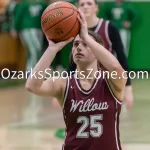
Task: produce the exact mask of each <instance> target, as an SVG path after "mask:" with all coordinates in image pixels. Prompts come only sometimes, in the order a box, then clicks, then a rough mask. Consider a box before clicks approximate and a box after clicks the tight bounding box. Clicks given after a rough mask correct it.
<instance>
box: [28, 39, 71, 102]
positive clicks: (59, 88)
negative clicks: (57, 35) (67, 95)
mask: <svg viewBox="0 0 150 150" xmlns="http://www.w3.org/2000/svg"><path fill="white" fill-rule="evenodd" d="M71 40H72V39H70V40H67V41H63V42H59V43H57V44H55V43H53V42H52V41H50V42H49V46H48V48H47V49H46V51H45V52H44V54H43V55H42V57H41V58H40V60H39V61H38V63H37V64H36V66H35V67H34V69H33V71H32V74H30V76H29V77H28V79H27V82H26V85H25V87H26V89H27V90H28V91H30V92H32V93H34V94H36V95H39V96H44V97H45V96H47V97H55V98H57V99H58V100H61V97H62V94H63V90H64V87H65V83H66V81H65V80H64V79H61V78H58V79H54V78H49V79H47V80H45V77H46V71H45V70H46V69H48V68H49V66H51V63H52V61H53V60H54V58H55V56H56V54H57V52H58V51H59V50H61V49H62V48H63V47H64V46H65V45H66V44H68V43H69V42H70V41H71Z"/></svg>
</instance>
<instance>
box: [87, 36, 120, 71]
mask: <svg viewBox="0 0 150 150" xmlns="http://www.w3.org/2000/svg"><path fill="white" fill-rule="evenodd" d="M85 42H86V43H87V45H88V46H89V47H90V49H91V50H92V51H93V53H94V54H95V56H96V57H97V59H98V60H99V61H100V63H101V64H102V65H103V66H104V67H105V68H106V69H107V70H108V71H110V72H111V71H115V70H116V69H117V68H119V69H121V68H122V67H121V65H120V64H119V62H118V60H117V59H116V58H115V57H114V56H113V55H112V54H111V53H110V52H109V51H108V50H107V49H106V48H104V47H103V46H102V45H100V44H99V43H97V42H95V40H94V39H93V38H91V37H90V36H87V37H86V38H85Z"/></svg>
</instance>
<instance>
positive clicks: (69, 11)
mask: <svg viewBox="0 0 150 150" xmlns="http://www.w3.org/2000/svg"><path fill="white" fill-rule="evenodd" d="M77 16H78V11H77V8H76V7H75V6H74V5H73V4H71V3H69V2H64V1H57V2H55V3H52V4H50V5H49V6H48V7H47V8H46V9H45V10H44V12H43V14H42V17H41V27H42V30H43V32H44V34H45V35H46V36H47V37H48V38H49V39H50V40H52V41H54V42H59V41H64V40H67V39H69V38H71V37H75V36H76V35H78V34H79V30H80V23H79V21H78V18H77Z"/></svg>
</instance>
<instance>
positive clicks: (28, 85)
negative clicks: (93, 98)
mask: <svg viewBox="0 0 150 150" xmlns="http://www.w3.org/2000/svg"><path fill="white" fill-rule="evenodd" d="M25 89H26V90H27V91H29V92H32V93H33V91H34V88H33V87H32V86H31V85H30V84H28V83H26V84H25Z"/></svg>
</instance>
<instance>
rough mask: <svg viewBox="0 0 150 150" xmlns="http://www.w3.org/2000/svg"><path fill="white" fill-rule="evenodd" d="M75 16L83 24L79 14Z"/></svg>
mask: <svg viewBox="0 0 150 150" xmlns="http://www.w3.org/2000/svg"><path fill="white" fill-rule="evenodd" d="M77 18H78V20H79V22H80V24H81V25H83V21H82V20H81V18H80V16H77Z"/></svg>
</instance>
